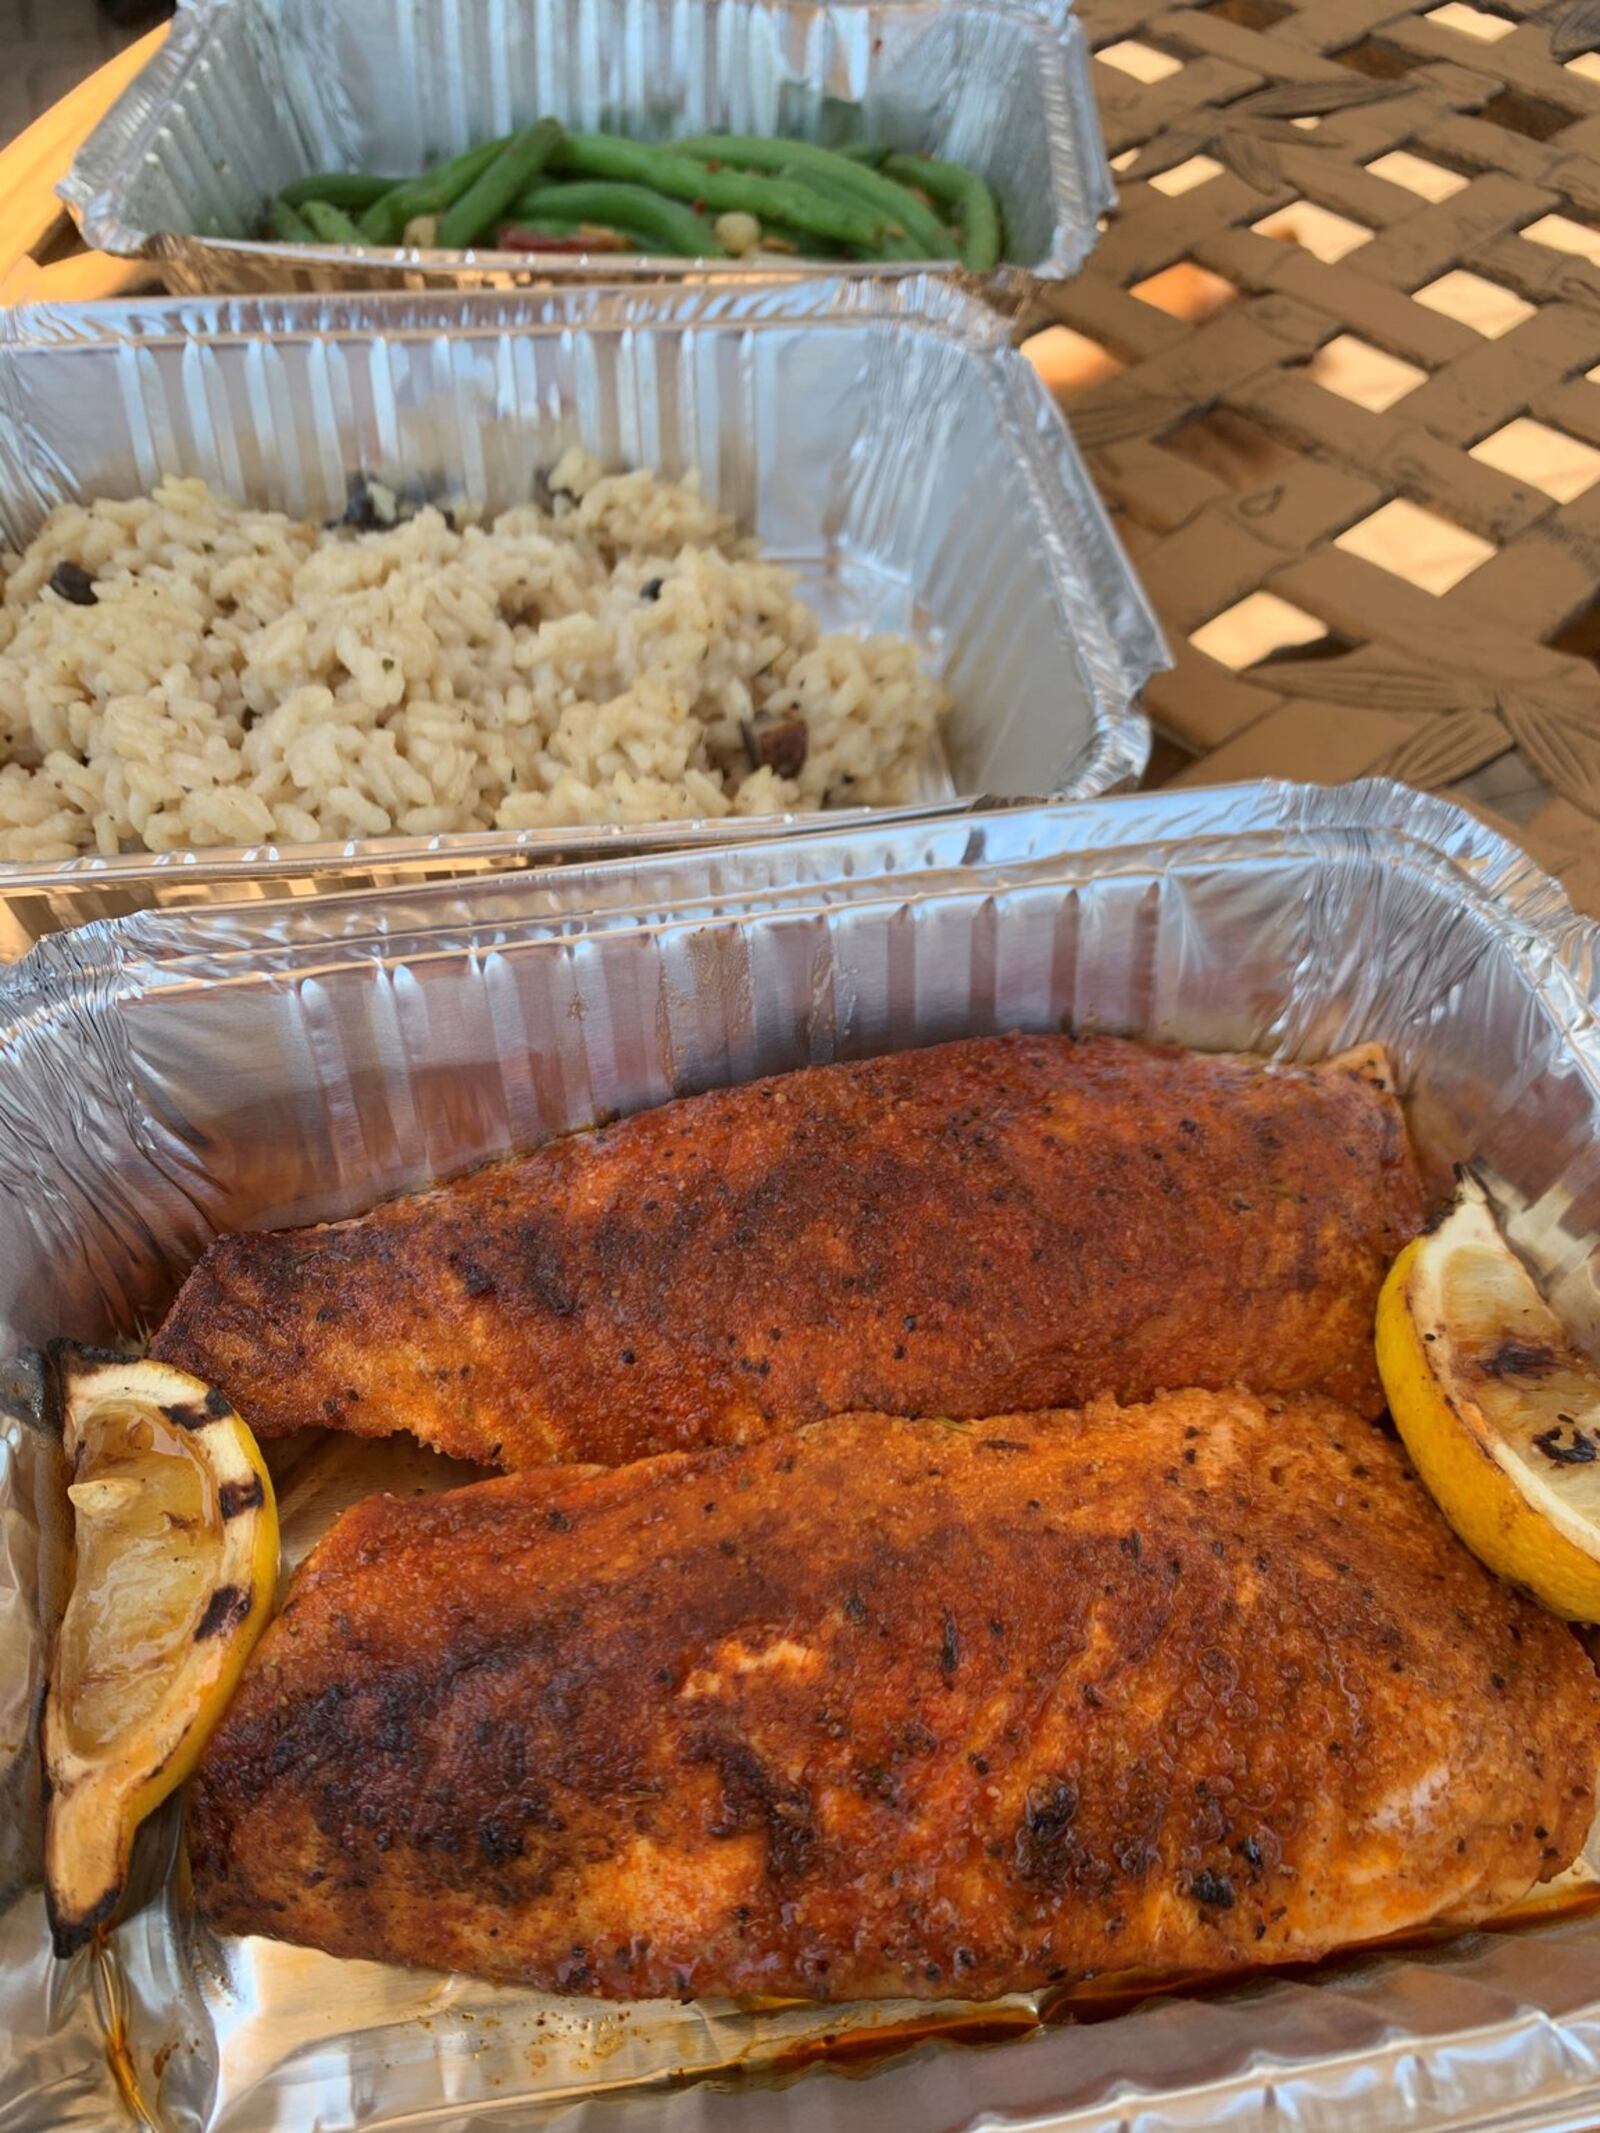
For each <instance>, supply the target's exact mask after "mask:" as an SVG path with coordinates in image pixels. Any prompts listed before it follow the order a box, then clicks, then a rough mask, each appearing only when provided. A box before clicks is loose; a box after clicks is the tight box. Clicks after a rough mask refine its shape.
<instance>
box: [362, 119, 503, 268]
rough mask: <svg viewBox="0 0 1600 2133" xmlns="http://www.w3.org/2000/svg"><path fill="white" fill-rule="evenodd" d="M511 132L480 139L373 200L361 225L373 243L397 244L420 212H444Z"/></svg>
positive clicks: (489, 162)
mask: <svg viewBox="0 0 1600 2133" xmlns="http://www.w3.org/2000/svg"><path fill="white" fill-rule="evenodd" d="M507 138H508V136H506V135H504V134H502V135H501V136H500V137H499V138H498V139H497V140H493V141H481V142H480V143H479V144H478V146H477V147H476V148H468V149H466V150H465V151H464V152H463V153H462V154H461V155H458V156H452V157H451V159H450V161H449V162H448V163H441V164H440V165H439V166H438V168H437V169H435V170H426V171H424V172H423V174H422V176H421V177H420V178H408V179H407V180H406V181H405V183H404V184H403V185H397V186H395V188H394V190H393V191H392V192H387V193H385V194H384V196H383V198H382V199H381V200H374V201H373V203H372V205H371V207H369V208H368V209H367V211H366V213H365V214H364V215H363V216H362V218H361V227H362V229H363V230H364V231H365V232H366V234H367V238H368V240H369V242H371V243H373V244H398V243H399V242H400V240H401V238H402V237H403V236H404V234H405V227H406V224H407V223H408V222H414V221H415V220H416V219H417V217H418V216H419V215H442V214H443V213H444V211H445V209H446V208H448V207H450V206H452V205H453V204H454V203H455V202H456V201H457V200H459V199H460V198H461V195H462V194H463V193H464V192H465V191H466V190H467V188H468V187H469V186H471V185H472V184H474V183H475V182H476V181H477V180H478V179H479V178H481V177H482V175H483V173H484V172H485V171H486V170H487V169H488V168H489V165H490V164H491V163H492V162H493V161H494V160H495V158H496V156H498V155H499V153H500V151H501V149H502V148H504V147H505V145H506V140H507Z"/></svg>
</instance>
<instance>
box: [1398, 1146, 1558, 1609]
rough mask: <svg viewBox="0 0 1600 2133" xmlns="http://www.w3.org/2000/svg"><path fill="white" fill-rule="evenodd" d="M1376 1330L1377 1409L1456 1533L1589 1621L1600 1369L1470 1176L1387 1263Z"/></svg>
mask: <svg viewBox="0 0 1600 2133" xmlns="http://www.w3.org/2000/svg"><path fill="white" fill-rule="evenodd" d="M1377 1338H1378V1370H1379V1374H1380V1375H1381V1377H1382V1379H1383V1384H1384V1390H1385V1391H1386V1392H1387V1394H1388V1396H1389V1412H1390V1413H1391V1414H1392V1415H1393V1417H1394V1421H1395V1426H1396V1428H1397V1429H1398V1430H1399V1432H1400V1434H1401V1436H1402V1437H1403V1438H1404V1439H1405V1444H1406V1449H1407V1451H1408V1452H1409V1453H1410V1454H1411V1457H1412V1459H1413V1461H1414V1462H1415V1464H1416V1468H1417V1471H1418V1473H1419V1474H1420V1475H1421V1476H1422V1479H1423V1480H1424V1482H1425V1483H1426V1484H1427V1486H1428V1489H1429V1491H1430V1493H1431V1494H1432V1496H1433V1498H1434V1501H1435V1502H1436V1503H1437V1504H1438V1506H1439V1508H1440V1510H1441V1511H1443V1513H1444V1515H1445V1517H1446V1518H1447V1519H1448V1520H1449V1521H1450V1523H1451V1525H1452V1526H1453V1527H1454V1528H1455V1530H1456V1532H1457V1533H1458V1534H1459V1535H1460V1537H1461V1538H1462V1540H1464V1541H1465V1542H1466V1544H1467V1546H1468V1547H1469V1548H1470V1549H1471V1550H1472V1552H1473V1554H1474V1555H1476V1556H1477V1557H1478V1558H1479V1560H1480V1561H1482V1562H1485V1563H1487V1564H1488V1566H1489V1568H1490V1569H1491V1570H1495V1571H1498V1572H1499V1574H1500V1575H1501V1577H1504V1578H1509V1579H1510V1580H1511V1581H1512V1582H1513V1583H1514V1584H1518V1585H1522V1586H1525V1587H1526V1588H1527V1590H1528V1591H1529V1592H1531V1593H1532V1594H1533V1595H1534V1597H1535V1598H1536V1599H1538V1600H1542V1601H1543V1603H1544V1605H1545V1606H1546V1607H1548V1608H1550V1609H1551V1611H1552V1612H1553V1613H1555V1614H1558V1615H1565V1616H1566V1617H1567V1618H1568V1620H1569V1621H1575V1622H1600V1368H1597V1367H1596V1365H1595V1364H1594V1363H1592V1362H1591V1361H1590V1360H1589V1358H1588V1357H1587V1356H1585V1355H1584V1354H1583V1353H1582V1352H1581V1351H1580V1350H1579V1349H1578V1348H1577V1347H1576V1346H1575V1345H1574V1343H1573V1341H1572V1339H1571V1337H1570V1336H1569V1334H1568V1333H1567V1330H1566V1328H1565V1327H1564V1326H1563V1325H1562V1323H1561V1321H1560V1319H1559V1318H1558V1317H1557V1316H1556V1314H1555V1312H1554V1311H1552V1310H1551V1308H1550V1306H1549V1305H1548V1304H1547V1303H1546V1302H1545V1300H1544V1298H1543V1297H1542V1296H1541V1295H1540V1294H1539V1291H1538V1289H1537V1288H1536V1287H1535V1286H1534V1282H1533V1277H1532V1275H1531V1274H1529V1272H1528V1270H1527V1268H1526V1267H1525V1266H1524V1265H1523V1263H1522V1261H1521V1260H1520V1259H1519V1258H1518V1257H1517V1255H1516V1253H1515V1252H1514V1251H1513V1250H1512V1249H1511V1247H1510V1245H1509V1244H1507V1242H1506V1240H1505V1238H1504V1237H1503V1236H1502V1235H1501V1232H1500V1227H1499V1224H1498V1223H1497V1222H1496V1220H1495V1217H1494V1212H1493V1210H1492V1209H1491V1207H1490V1205H1489V1202H1488V1200H1487V1198H1486V1197H1485V1195H1484V1192H1483V1189H1482V1187H1481V1186H1479V1185H1478V1184H1476V1183H1475V1182H1474V1181H1473V1180H1472V1179H1470V1178H1469V1179H1467V1180H1465V1181H1464V1182H1463V1184H1462V1187H1461V1191H1460V1193H1459V1195H1458V1197H1457V1200H1456V1203H1455V1206H1454V1207H1453V1209H1452V1210H1451V1212H1450V1214H1449V1215H1448V1216H1447V1217H1446V1218H1445V1220H1444V1221H1443V1222H1442V1223H1441V1224H1440V1225H1439V1227H1438V1228H1437V1229H1435V1230H1433V1231H1432V1232H1431V1233H1430V1234H1429V1235H1427V1236H1425V1237H1418V1238H1417V1239H1416V1240H1415V1241H1414V1242H1413V1243H1411V1244H1409V1245H1407V1247H1406V1249H1405V1250H1404V1251H1403V1252H1402V1253H1401V1254H1400V1257H1399V1258H1398V1259H1397V1260H1396V1261H1395V1263H1394V1266H1393V1267H1392V1268H1391V1269H1390V1273H1389V1278H1388V1280H1387V1281H1386V1282H1385V1283H1384V1286H1383V1292H1382V1294H1381V1295H1380V1297H1379V1299H1378V1326H1377Z"/></svg>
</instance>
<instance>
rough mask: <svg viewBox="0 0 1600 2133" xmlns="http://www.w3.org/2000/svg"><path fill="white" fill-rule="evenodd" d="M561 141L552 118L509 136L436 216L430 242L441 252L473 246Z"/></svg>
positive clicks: (548, 158)
mask: <svg viewBox="0 0 1600 2133" xmlns="http://www.w3.org/2000/svg"><path fill="white" fill-rule="evenodd" d="M560 138H561V128H560V126H559V125H558V124H557V123H556V121H555V120H554V119H552V118H545V119H540V120H538V121H537V122H536V123H535V124H534V125H532V126H524V127H523V129H522V131H521V132H520V133H516V134H513V135H512V137H511V139H510V140H509V141H507V143H506V145H505V147H504V148H503V149H501V151H500V153H499V155H497V156H496V157H495V159H494V161H493V162H492V163H491V164H490V165H489V167H488V169H487V170H485V171H483V172H481V173H480V174H479V176H478V177H476V178H474V180H473V181H472V183H471V184H470V185H469V186H468V187H467V189H466V191H465V192H464V193H462V194H461V195H460V197H459V198H458V199H457V200H455V201H454V202H452V204H451V205H450V206H449V207H448V208H447V209H446V210H445V212H444V213H443V214H442V215H441V216H440V217H439V231H438V235H437V236H436V237H435V239H434V243H435V244H436V245H437V247H438V249H439V250H440V251H441V252H464V251H465V250H466V249H467V247H468V245H472V244H476V243H477V241H478V239H479V238H480V237H481V236H482V235H483V233H484V231H485V230H492V229H493V228H494V226H495V224H496V223H497V222H498V221H499V220H500V218H501V217H502V215H504V213H505V211H506V209H507V208H508V207H509V206H510V205H511V203H512V201H513V200H515V198H516V197H517V195H518V193H520V192H523V191H525V190H526V188H527V187H528V186H530V185H531V184H532V183H533V181H534V179H535V178H536V177H537V176H538V175H539V173H540V171H541V170H543V169H544V166H545V165H546V163H548V162H549V160H550V153H551V150H552V149H553V148H554V147H555V145H556V143H557V142H558V141H559V140H560Z"/></svg>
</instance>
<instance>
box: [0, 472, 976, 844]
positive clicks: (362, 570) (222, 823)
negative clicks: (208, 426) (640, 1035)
mask: <svg viewBox="0 0 1600 2133" xmlns="http://www.w3.org/2000/svg"><path fill="white" fill-rule="evenodd" d="M550 487H551V492H552V494H551V502H550V508H549V510H545V509H542V508H540V506H539V505H537V504H527V505H523V506H520V507H518V508H517V509H514V510H511V511H505V512H502V513H501V515H500V516H499V517H498V518H497V519H495V520H494V521H493V522H492V523H491V524H489V525H486V526H479V525H474V524H464V525H461V526H460V527H459V529H457V528H456V527H454V526H453V525H452V523H451V522H450V520H448V519H447V518H446V516H445V515H444V514H443V513H442V512H440V511H438V510H435V509H432V508H428V509H424V510H421V511H418V512H417V514H416V515H415V516H414V517H412V518H409V519H405V520H403V521H402V522H401V523H399V524H397V525H395V526H393V527H390V528H387V529H384V530H381V531H378V532H371V533H359V534H358V533H352V532H350V531H349V530H348V529H346V528H344V527H342V526H339V527H334V528H324V527H319V526H315V525H309V524H301V523H299V522H297V521H296V520H293V519H289V518H285V517H284V516H283V515H282V514H281V513H278V512H273V511H247V510H241V509H240V508H239V507H238V506H236V505H234V504H230V503H228V502H226V501H225V500H224V499H222V498H220V497H217V496H213V495H212V494H211V492H210V491H209V490H208V489H207V487H206V485H205V483H204V482H201V481H167V482H163V483H162V484H161V486H160V487H159V488H158V489H157V490H156V492H155V494H154V495H153V496H152V497H148V498H141V499H139V500H137V501H135V502H132V503H114V502H108V501H104V500H102V501H98V502H95V503H92V504H89V505H87V506H84V505H76V504H69V505H63V506H61V507H60V508H59V509H57V510H56V511H54V512H52V513H51V515H50V517H49V519H48V520H47V521H46V523H45V525H44V526H43V527H42V528H41V530H40V532H39V533H38V535H37V537H36V538H35V539H34V540H33V541H32V542H31V543H30V544H29V546H28V548H27V549H26V550H25V552H24V553H23V554H22V555H21V556H11V557H7V558H5V559H4V562H3V563H0V570H3V571H4V597H3V600H0V859H7V860H41V859H65V858H70V857H72V856H74V855H75V854H77V853H80V852H100V853H105V854H111V853H117V852H126V851H138V850H148V851H154V852H165V851H176V850H183V849H186V848H188V847H191V846H204V845H217V844H256V843H262V842H266V841H268V840H271V841H276V842H291V843H304V842H310V841H317V840H325V839H334V840H343V839H345V838H349V837H383V836H389V835H401V836H419V835H428V834H431V833H433V832H435V831H440V830H464V829H542V828H547V827H557V826H565V825H570V824H575V823H599V822H623V823H641V822H654V821H662V820H672V819H682V818H685V817H688V816H694V815H706V816H726V815H751V814H768V813H773V812H777V811H781V810H783V809H786V808H796V807H799V808H813V807H823V806H827V805H830V804H831V805H839V804H850V803H853V802H857V801H863V802H872V803H878V804H882V803H892V802H894V801H897V800H904V799H909V798H911V797H912V796H913V792H914V787H915V781H916V771H915V768H914V766H915V764H916V761H917V758H918V757H919V756H920V755H922V753H923V751H924V750H925V747H926V744H927V741H928V737H929V735H930V734H931V733H932V732H933V730H934V728H935V727H936V725H937V724H938V721H939V719H940V718H941V716H942V715H943V713H944V710H945V708H946V698H945V695H944V692H943V690H942V689H941V688H940V686H939V684H938V683H937V682H936V681H934V680H933V679H932V678H931V677H930V676H929V675H927V674H926V673H924V672H923V671H922V670H921V669H920V667H919V664H918V654H917V650H916V648H915V646H913V645H912V644H911V643H910V642H908V641H907V640H906V639H905V638H903V637H895V636H873V637H854V636H847V635H843V634H839V633H832V634H825V633H824V632H823V631H822V630H821V629H820V627H819V625H818V622H817V618H816V616H815V615H814V614H813V612H812V611H811V609H810V608H809V607H807V606H806V604H805V602H804V601H803V600H801V599H799V598H798V597H797V596H796V594H795V591H794V583H793V578H792V576H791V574H790V573H789V572H788V571H786V570H783V569H781V568H779V567H778V566H777V565H775V564H772V563H768V562H765V561H763V560H762V559H761V557H760V556H759V554H758V553H757V551H756V549H755V546H754V544H753V543H752V542H750V541H747V540H744V539H741V538H740V537H739V536H738V535H737V534H736V532H735V530H734V528H733V525H732V523H731V522H730V521H729V520H728V519H726V518H724V517H723V516H722V515H721V514H720V513H718V512H717V511H715V510H714V509H713V508H712V507H711V505H710V504H708V503H707V502H706V501H705V499H704V498H703V497H701V496H700V495H699V493H698V491H697V490H696V488H695V487H694V485H693V483H692V481H685V482H670V481H664V480H662V479H660V478H659V477H658V476H656V475H654V474H650V473H645V472H638V473H632V474H617V475H607V474H604V473H603V472H602V470H601V468H600V467H599V465H598V464H597V463H596V462H595V461H594V460H593V459H591V458H589V457H588V456H587V455H586V454H583V453H581V452H576V451H574V452H569V453H568V454H567V455H566V457H565V458H564V459H563V460H562V461H561V463H560V464H559V466H558V467H557V468H556V469H555V471H554V473H553V474H552V476H551V481H550ZM63 562H71V563H75V564H78V565H80V566H81V567H82V569H84V570H85V571H87V572H88V573H89V575H90V577H91V578H92V579H93V581H94V585H93V591H94V602H93V604H92V605H76V604H74V602H73V601H72V600H71V599H69V598H65V597H63V596H62V594H61V593H60V592H57V591H55V590H52V589H51V587H50V579H51V574H52V572H54V571H55V570H56V568H57V566H58V565H60V564H61V563H63ZM656 580H659V588H657V586H656V585H655V584H654V583H653V581H656ZM764 710H765V711H772V712H776V713H783V714H787V715H788V716H790V717H793V716H794V715H796V714H798V715H799V716H800V717H801V718H803V719H804V721H805V724H806V728H807V732H808V747H807V753H806V758H805V762H804V765H803V766H802V768H801V770H800V773H799V775H798V776H797V777H792V778H784V777H779V776H777V775H776V773H775V772H774V771H773V770H772V769H771V768H762V769H759V770H752V768H751V765H750V758H749V755H748V753H747V751H746V746H745V738H744V728H745V724H746V722H747V721H749V720H751V719H752V718H753V717H754V715H755V714H756V713H757V712H759V711H764Z"/></svg>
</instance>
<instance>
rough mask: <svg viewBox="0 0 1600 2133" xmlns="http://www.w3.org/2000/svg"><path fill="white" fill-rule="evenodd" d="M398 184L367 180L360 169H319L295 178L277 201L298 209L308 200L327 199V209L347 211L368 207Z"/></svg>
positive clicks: (396, 180)
mask: <svg viewBox="0 0 1600 2133" xmlns="http://www.w3.org/2000/svg"><path fill="white" fill-rule="evenodd" d="M400 182H401V181H400V180H399V179H398V178H369V177H368V176H367V174H366V172H365V171H360V170H318V171H313V172H312V174H311V176H310V177H309V178H296V179H295V181H294V183H293V184H292V185H286V186H285V187H284V188H283V191H282V192H281V193H280V194H279V195H278V198H279V199H280V200H287V201H288V203H289V205H290V206H291V207H299V206H301V205H302V204H303V203H304V202H305V201H307V200H326V201H327V202H328V203H329V204H330V206H333V207H342V208H344V209H346V210H347V211H348V210H349V209H350V208H353V207H371V205H372V203H373V201H374V200H381V199H382V198H383V196H384V194H385V193H392V192H393V191H394V189H395V187H396V186H397V185H398V184H399V183H400Z"/></svg>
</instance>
